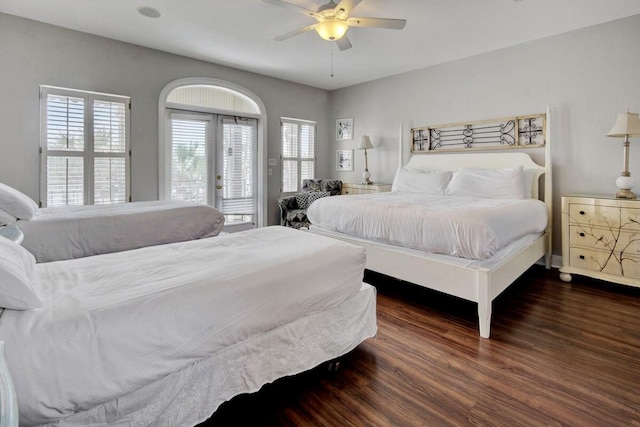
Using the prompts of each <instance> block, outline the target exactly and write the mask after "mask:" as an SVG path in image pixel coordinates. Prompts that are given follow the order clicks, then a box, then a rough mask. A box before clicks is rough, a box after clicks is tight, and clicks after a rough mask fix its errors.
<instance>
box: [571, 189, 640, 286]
mask: <svg viewBox="0 0 640 427" xmlns="http://www.w3.org/2000/svg"><path fill="white" fill-rule="evenodd" d="M571 274H580V275H583V276H589V277H593V278H596V279H602V280H607V281H610V282H614V283H621V284H625V285H631V286H637V287H640V200H625V199H616V198H615V197H613V196H610V197H609V196H565V197H563V198H562V268H561V269H560V279H561V280H563V281H565V282H569V281H570V280H571Z"/></svg>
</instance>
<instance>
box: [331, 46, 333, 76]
mask: <svg viewBox="0 0 640 427" xmlns="http://www.w3.org/2000/svg"><path fill="white" fill-rule="evenodd" d="M331 77H333V50H332V51H331Z"/></svg>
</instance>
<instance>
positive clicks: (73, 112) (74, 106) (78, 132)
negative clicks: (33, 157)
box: [47, 94, 84, 151]
mask: <svg viewBox="0 0 640 427" xmlns="http://www.w3.org/2000/svg"><path fill="white" fill-rule="evenodd" d="M47 149H48V150H69V151H82V150H84V100H83V99H82V98H74V97H71V96H62V95H51V94H49V95H47Z"/></svg>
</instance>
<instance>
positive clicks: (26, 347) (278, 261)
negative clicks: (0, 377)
mask: <svg viewBox="0 0 640 427" xmlns="http://www.w3.org/2000/svg"><path fill="white" fill-rule="evenodd" d="M364 264H365V253H364V249H363V248H360V247H357V246H354V245H349V244H345V243H343V242H339V241H336V240H333V239H328V238H325V237H322V236H317V235H313V234H310V233H305V232H301V231H296V230H291V229H285V228H282V227H269V228H266V229H256V230H251V231H248V232H243V233H236V234H229V235H224V236H220V237H219V238H216V239H204V240H196V241H190V242H184V243H174V244H171V245H162V246H154V247H148V248H142V249H138V250H134V251H127V252H120V253H114V254H107V255H102V256H96V257H88V258H81V259H76V260H68V261H59V262H52V263H46V264H37V265H36V266H35V271H34V273H33V275H32V282H33V286H34V288H35V289H36V291H37V293H38V295H39V296H40V299H41V301H42V303H43V305H44V307H43V308H40V309H34V310H27V311H15V310H5V311H4V313H3V315H2V318H1V319H0V339H1V340H4V341H5V342H6V359H7V363H8V365H9V367H10V369H11V372H12V375H13V379H14V382H15V387H16V393H17V396H18V402H19V409H20V420H21V423H24V425H34V424H41V423H48V422H55V421H56V420H57V419H61V418H65V417H68V416H70V415H72V414H73V413H74V412H76V411H83V412H84V411H89V412H91V411H92V408H96V407H100V406H101V405H102V406H103V407H104V405H106V404H108V403H109V402H114V401H115V402H116V403H115V404H116V406H117V400H116V399H119V398H121V397H123V396H125V395H127V394H129V393H136V391H138V390H143V389H144V388H145V387H147V386H149V387H151V384H153V383H154V382H156V381H159V380H161V379H163V378H165V377H166V376H168V375H172V374H174V373H176V372H178V371H181V370H183V369H187V368H188V367H189V366H193V364H194V363H196V364H197V363H199V362H202V361H204V360H205V359H207V358H211V357H212V355H216V354H221V352H224V351H229V350H228V349H229V348H232V347H234V346H238V345H240V346H241V345H242V343H245V342H248V341H249V340H251V339H253V338H255V337H256V336H259V335H261V334H264V333H267V332H268V331H270V330H273V329H277V328H283V327H286V325H287V324H288V323H291V322H293V321H295V320H296V319H300V318H304V317H307V316H313V315H314V314H315V313H321V312H323V311H325V310H331V309H337V308H339V307H340V306H341V305H342V304H345V303H346V302H347V301H349V300H350V299H353V298H355V296H356V295H357V294H358V293H359V292H360V290H361V287H362V285H361V282H362V275H363V270H364ZM225 349H226V350H225ZM231 355H232V356H233V357H235V358H237V357H239V356H241V355H238V354H237V353H236V354H234V353H233V352H231ZM140 393H142V394H144V392H140ZM218 404H219V403H218ZM216 407H217V406H216ZM99 412H100V411H99ZM112 422H113V420H112Z"/></svg>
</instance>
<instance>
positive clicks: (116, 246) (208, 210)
mask: <svg viewBox="0 0 640 427" xmlns="http://www.w3.org/2000/svg"><path fill="white" fill-rule="evenodd" d="M3 224H15V225H16V226H18V227H19V228H20V229H21V230H22V232H23V233H24V241H23V243H22V245H23V246H24V247H25V248H26V249H28V250H29V251H30V252H31V253H33V254H34V256H35V257H36V260H37V261H38V262H50V261H58V260H64V259H72V258H81V257H85V256H91V255H98V254H105V253H111V252H119V251H124V250H128V249H136V248H141V247H145V246H153V245H160V244H164V243H173V242H181V241H186V240H194V239H199V238H205V237H212V236H216V235H218V234H219V233H220V231H221V230H222V227H223V225H224V215H223V214H222V213H221V212H220V211H218V210H217V209H215V208H213V207H211V206H207V205H203V204H197V203H192V202H182V201H147V202H133V203H117V204H108V205H83V206H61V207H50V208H42V209H40V208H38V206H37V205H36V203H35V202H34V201H33V200H31V198H29V197H28V196H26V195H25V194H23V193H21V192H19V191H18V190H16V189H14V188H11V187H9V186H7V185H4V184H1V183H0V225H3Z"/></svg>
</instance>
